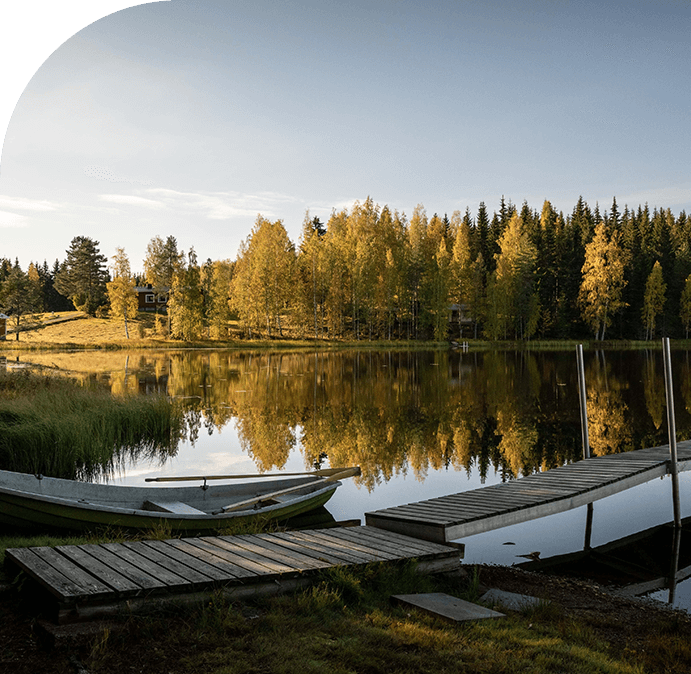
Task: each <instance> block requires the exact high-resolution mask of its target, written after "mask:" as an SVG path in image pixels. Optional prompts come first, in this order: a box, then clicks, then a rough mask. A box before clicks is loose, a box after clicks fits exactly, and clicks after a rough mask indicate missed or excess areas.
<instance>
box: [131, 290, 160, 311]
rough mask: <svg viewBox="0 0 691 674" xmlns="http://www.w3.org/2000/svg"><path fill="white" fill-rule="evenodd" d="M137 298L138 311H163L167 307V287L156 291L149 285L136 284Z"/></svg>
mask: <svg viewBox="0 0 691 674" xmlns="http://www.w3.org/2000/svg"><path fill="white" fill-rule="evenodd" d="M135 290H136V291H137V297H138V298H139V311H159V312H161V313H165V312H166V309H167V307H168V289H167V288H164V289H162V290H161V291H160V292H156V290H154V288H153V287H152V286H151V285H147V286H137V287H136V288H135Z"/></svg>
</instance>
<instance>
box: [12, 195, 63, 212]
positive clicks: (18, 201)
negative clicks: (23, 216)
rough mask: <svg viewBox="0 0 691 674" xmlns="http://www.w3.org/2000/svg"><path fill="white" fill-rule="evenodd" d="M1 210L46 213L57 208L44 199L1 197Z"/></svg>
mask: <svg viewBox="0 0 691 674" xmlns="http://www.w3.org/2000/svg"><path fill="white" fill-rule="evenodd" d="M0 208H12V209H14V210H18V211H32V212H41V211H43V212H45V211H55V210H57V206H56V205H55V204H53V203H51V202H50V201H45V200H43V199H25V198H24V197H5V196H2V195H0Z"/></svg>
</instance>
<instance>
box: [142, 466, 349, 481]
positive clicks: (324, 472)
mask: <svg viewBox="0 0 691 674" xmlns="http://www.w3.org/2000/svg"><path fill="white" fill-rule="evenodd" d="M342 470H345V469H344V468H320V469H319V470H313V471H309V472H306V473H247V474H246V475H189V476H188V475H180V476H177V477H147V478H145V479H144V482H183V481H186V480H237V479H243V480H248V479H250V478H254V477H294V476H296V475H314V476H316V477H328V476H329V475H334V474H335V473H338V472H339V471H342ZM358 470H360V469H359V468H358Z"/></svg>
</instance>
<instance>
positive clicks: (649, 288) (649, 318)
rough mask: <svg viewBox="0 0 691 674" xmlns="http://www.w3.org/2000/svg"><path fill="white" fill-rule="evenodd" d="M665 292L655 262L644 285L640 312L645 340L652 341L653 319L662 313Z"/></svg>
mask: <svg viewBox="0 0 691 674" xmlns="http://www.w3.org/2000/svg"><path fill="white" fill-rule="evenodd" d="M666 291H667V284H666V283H665V282H664V280H663V278H662V267H661V266H660V262H659V261H658V260H656V261H655V264H654V265H653V269H652V271H651V272H650V276H648V281H647V283H646V284H645V296H644V299H643V310H642V312H641V315H642V317H643V324H644V326H645V338H646V339H652V338H653V337H654V336H655V319H656V318H657V316H659V315H660V314H661V313H662V312H663V311H664V306H665V292H666Z"/></svg>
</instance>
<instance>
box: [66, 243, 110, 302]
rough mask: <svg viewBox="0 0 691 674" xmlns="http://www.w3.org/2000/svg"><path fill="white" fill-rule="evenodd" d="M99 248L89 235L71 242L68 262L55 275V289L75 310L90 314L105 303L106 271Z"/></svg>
mask: <svg viewBox="0 0 691 674" xmlns="http://www.w3.org/2000/svg"><path fill="white" fill-rule="evenodd" d="M98 245H99V244H98V241H94V240H93V239H91V238H89V237H88V236H77V237H75V238H74V239H72V242H71V244H70V247H69V249H68V250H67V259H66V260H65V261H64V263H63V265H61V267H60V270H59V271H58V273H57V274H56V276H55V288H56V290H57V291H58V292H59V293H60V294H62V295H64V296H65V297H68V298H69V299H70V300H71V301H72V304H73V305H74V308H75V309H77V310H79V311H84V312H86V313H88V314H90V315H94V314H95V312H96V309H97V308H98V307H100V306H103V305H105V303H106V282H107V281H108V271H107V270H106V257H105V255H102V254H101V252H100V251H99V249H98Z"/></svg>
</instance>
